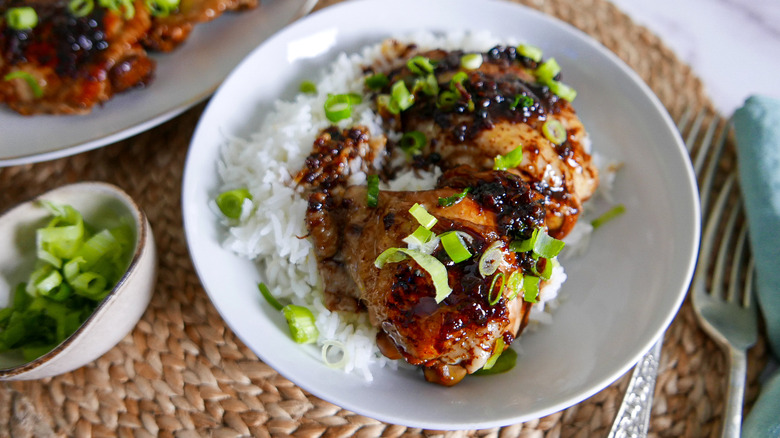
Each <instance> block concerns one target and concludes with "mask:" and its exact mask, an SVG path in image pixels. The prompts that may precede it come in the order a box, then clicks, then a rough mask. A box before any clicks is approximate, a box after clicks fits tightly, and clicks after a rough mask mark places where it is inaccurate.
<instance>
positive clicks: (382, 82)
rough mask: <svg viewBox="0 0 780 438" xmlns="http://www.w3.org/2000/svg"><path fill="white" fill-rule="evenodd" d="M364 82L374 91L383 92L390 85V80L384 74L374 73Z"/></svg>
mask: <svg viewBox="0 0 780 438" xmlns="http://www.w3.org/2000/svg"><path fill="white" fill-rule="evenodd" d="M364 82H365V84H366V87H368V88H370V89H372V90H381V89H382V88H384V87H385V86H386V85H387V84H389V83H390V79H388V78H387V75H385V74H384V73H374V74H373V75H371V76H367V77H366V79H365V80H364Z"/></svg>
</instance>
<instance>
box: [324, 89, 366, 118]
mask: <svg viewBox="0 0 780 438" xmlns="http://www.w3.org/2000/svg"><path fill="white" fill-rule="evenodd" d="M361 101H362V98H361V97H360V96H359V95H357V94H353V93H350V94H329V95H328V98H327V99H325V117H327V118H328V120H330V121H331V122H334V123H335V122H338V121H339V120H344V119H348V118H349V117H351V116H352V105H354V104H357V103H360V102H361Z"/></svg>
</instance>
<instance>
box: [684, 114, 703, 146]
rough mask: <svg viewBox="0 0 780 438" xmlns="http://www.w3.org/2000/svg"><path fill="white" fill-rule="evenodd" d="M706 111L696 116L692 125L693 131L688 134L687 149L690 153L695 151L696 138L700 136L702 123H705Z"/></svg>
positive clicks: (686, 139)
mask: <svg viewBox="0 0 780 438" xmlns="http://www.w3.org/2000/svg"><path fill="white" fill-rule="evenodd" d="M706 112H707V111H706V110H702V111H700V112H699V114H697V115H696V118H695V119H694V120H693V124H692V125H691V130H690V131H689V132H688V136H687V137H686V138H685V148H686V149H688V153H689V154H690V152H691V151H692V150H693V145H694V144H695V143H696V137H697V136H698V135H699V129H701V124H702V121H704V115H705V114H706Z"/></svg>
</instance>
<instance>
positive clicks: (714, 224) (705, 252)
mask: <svg viewBox="0 0 780 438" xmlns="http://www.w3.org/2000/svg"><path fill="white" fill-rule="evenodd" d="M735 179H736V178H735V175H734V174H733V173H732V174H730V175H729V176H728V178H727V179H726V182H725V184H723V188H722V189H721V191H720V195H719V196H718V199H717V201H716V202H715V206H714V207H713V210H712V213H711V214H710V216H709V219H708V220H707V225H706V226H705V228H704V236H702V239H701V249H700V250H699V260H698V262H697V263H696V273H695V276H696V277H701V276H705V277H706V275H707V265H708V264H709V256H710V255H711V254H712V245H713V244H714V243H715V232H716V231H717V230H718V223H719V219H720V217H721V216H722V215H723V210H725V209H726V201H728V198H729V194H730V193H731V187H732V186H733V185H734V181H735Z"/></svg>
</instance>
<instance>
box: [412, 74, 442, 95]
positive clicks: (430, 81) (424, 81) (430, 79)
mask: <svg viewBox="0 0 780 438" xmlns="http://www.w3.org/2000/svg"><path fill="white" fill-rule="evenodd" d="M418 91H421V92H422V93H423V94H427V95H428V96H436V95H437V94H439V83H438V82H437V81H436V76H434V75H433V74H429V75H427V76H425V77H424V78H418V79H415V80H414V86H412V94H417V92H418Z"/></svg>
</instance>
